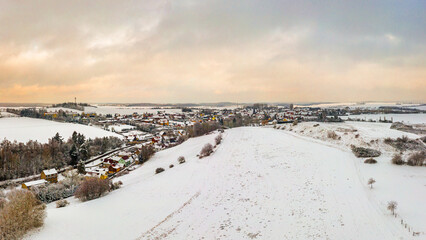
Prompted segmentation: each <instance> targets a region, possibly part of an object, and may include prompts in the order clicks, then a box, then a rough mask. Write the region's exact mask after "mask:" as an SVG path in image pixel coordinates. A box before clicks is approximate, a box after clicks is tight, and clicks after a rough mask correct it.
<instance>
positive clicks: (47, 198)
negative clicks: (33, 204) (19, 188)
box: [31, 183, 78, 203]
mask: <svg viewBox="0 0 426 240" xmlns="http://www.w3.org/2000/svg"><path fill="white" fill-rule="evenodd" d="M77 188H78V185H71V186H65V185H64V184H62V183H56V184H49V185H48V186H40V187H34V188H33V189H32V190H31V191H32V192H34V194H35V195H36V197H37V198H38V199H39V200H40V201H42V202H44V203H51V202H54V201H57V200H60V199H63V198H67V197H71V196H72V195H74V193H75V191H76V190H77Z"/></svg>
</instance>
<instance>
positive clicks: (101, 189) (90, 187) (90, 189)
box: [75, 177, 110, 201]
mask: <svg viewBox="0 0 426 240" xmlns="http://www.w3.org/2000/svg"><path fill="white" fill-rule="evenodd" d="M109 190H110V183H109V181H108V180H106V179H105V180H103V179H100V178H92V177H91V178H87V179H86V180H84V181H83V182H82V183H81V184H80V186H79V187H78V189H77V191H76V192H75V197H76V198H78V199H80V200H81V201H88V200H92V199H95V198H99V197H101V196H102V195H104V194H105V193H106V192H108V191H109Z"/></svg>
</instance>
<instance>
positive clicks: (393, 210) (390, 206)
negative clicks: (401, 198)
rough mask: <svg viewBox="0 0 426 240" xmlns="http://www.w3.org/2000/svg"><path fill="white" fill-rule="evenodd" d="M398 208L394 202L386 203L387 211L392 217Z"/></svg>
mask: <svg viewBox="0 0 426 240" xmlns="http://www.w3.org/2000/svg"><path fill="white" fill-rule="evenodd" d="M397 207H398V203H397V202H395V201H390V202H388V210H389V211H391V212H392V215H395V209H396V208H397Z"/></svg>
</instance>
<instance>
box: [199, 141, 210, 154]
mask: <svg viewBox="0 0 426 240" xmlns="http://www.w3.org/2000/svg"><path fill="white" fill-rule="evenodd" d="M212 152H213V146H212V145H211V144H210V143H207V144H206V145H204V147H203V148H202V149H201V152H200V156H201V157H207V156H210V154H212Z"/></svg>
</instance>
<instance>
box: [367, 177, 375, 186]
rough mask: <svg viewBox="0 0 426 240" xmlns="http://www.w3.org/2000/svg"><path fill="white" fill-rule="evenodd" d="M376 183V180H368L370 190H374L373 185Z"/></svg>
mask: <svg viewBox="0 0 426 240" xmlns="http://www.w3.org/2000/svg"><path fill="white" fill-rule="evenodd" d="M375 182H376V180H374V178H370V179H368V185H370V188H373V184H374V183H375Z"/></svg>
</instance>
